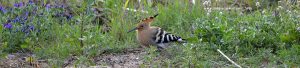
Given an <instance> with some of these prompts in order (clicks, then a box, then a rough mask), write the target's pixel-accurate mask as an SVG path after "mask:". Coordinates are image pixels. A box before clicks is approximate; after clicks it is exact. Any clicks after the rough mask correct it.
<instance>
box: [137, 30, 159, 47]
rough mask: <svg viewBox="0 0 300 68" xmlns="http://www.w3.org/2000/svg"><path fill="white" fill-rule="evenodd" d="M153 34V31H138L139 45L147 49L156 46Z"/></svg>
mask: <svg viewBox="0 0 300 68" xmlns="http://www.w3.org/2000/svg"><path fill="white" fill-rule="evenodd" d="M152 32H153V31H152V30H143V31H138V33H137V39H138V41H139V43H141V44H142V45H144V46H147V47H149V45H155V42H154V40H153V39H152V38H153V36H154V35H153V33H152Z"/></svg>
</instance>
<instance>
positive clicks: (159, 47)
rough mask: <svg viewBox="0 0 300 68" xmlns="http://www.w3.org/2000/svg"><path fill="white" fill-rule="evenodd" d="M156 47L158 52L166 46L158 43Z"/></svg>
mask: <svg viewBox="0 0 300 68" xmlns="http://www.w3.org/2000/svg"><path fill="white" fill-rule="evenodd" d="M156 47H157V50H158V52H161V51H162V50H163V49H165V48H166V46H165V45H164V44H163V43H160V44H158V45H157V46H156Z"/></svg>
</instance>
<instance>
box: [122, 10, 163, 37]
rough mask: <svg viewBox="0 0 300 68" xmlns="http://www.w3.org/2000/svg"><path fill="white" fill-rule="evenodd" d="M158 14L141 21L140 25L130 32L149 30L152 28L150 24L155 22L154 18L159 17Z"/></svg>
mask: <svg viewBox="0 0 300 68" xmlns="http://www.w3.org/2000/svg"><path fill="white" fill-rule="evenodd" d="M157 15H158V14H156V15H154V16H153V17H148V18H145V19H143V20H141V21H140V23H139V24H138V25H137V26H136V27H135V28H133V29H131V30H129V31H128V33H129V32H132V31H135V30H139V31H141V30H144V29H147V28H150V24H151V23H152V22H153V20H154V18H155V17H156V16H157Z"/></svg>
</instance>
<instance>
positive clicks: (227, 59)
mask: <svg viewBox="0 0 300 68" xmlns="http://www.w3.org/2000/svg"><path fill="white" fill-rule="evenodd" d="M217 51H218V52H219V53H221V54H222V55H223V56H224V57H225V58H226V59H227V60H228V61H230V62H231V63H232V64H234V65H235V66H237V67H239V68H242V67H241V66H240V65H238V64H237V63H235V62H234V61H232V60H231V59H230V58H228V57H227V56H226V55H225V54H224V53H223V52H222V51H221V50H220V49H217Z"/></svg>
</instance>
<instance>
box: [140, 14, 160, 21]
mask: <svg viewBox="0 0 300 68" xmlns="http://www.w3.org/2000/svg"><path fill="white" fill-rule="evenodd" d="M157 16H158V14H155V15H154V16H151V17H148V18H145V19H143V20H141V23H142V22H143V23H150V22H152V21H153V19H154V18H155V17H157Z"/></svg>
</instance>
